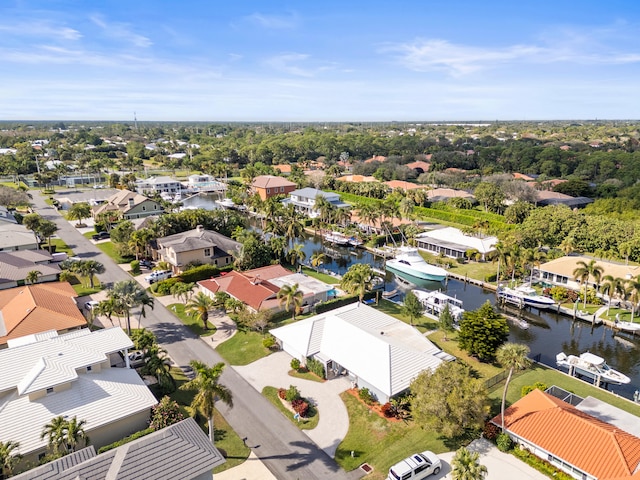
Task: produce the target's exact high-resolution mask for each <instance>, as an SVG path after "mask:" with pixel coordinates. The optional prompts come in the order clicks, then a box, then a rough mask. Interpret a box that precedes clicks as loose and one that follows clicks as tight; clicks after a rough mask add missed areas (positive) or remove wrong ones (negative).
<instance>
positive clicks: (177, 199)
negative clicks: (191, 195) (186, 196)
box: [173, 192, 182, 202]
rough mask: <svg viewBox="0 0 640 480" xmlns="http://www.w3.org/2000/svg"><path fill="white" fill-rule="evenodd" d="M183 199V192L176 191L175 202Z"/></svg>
mask: <svg viewBox="0 0 640 480" xmlns="http://www.w3.org/2000/svg"><path fill="white" fill-rule="evenodd" d="M181 200H182V193H181V192H178V193H176V194H175V195H174V197H173V201H174V202H179V201H181Z"/></svg>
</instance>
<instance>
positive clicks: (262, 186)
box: [251, 175, 297, 202]
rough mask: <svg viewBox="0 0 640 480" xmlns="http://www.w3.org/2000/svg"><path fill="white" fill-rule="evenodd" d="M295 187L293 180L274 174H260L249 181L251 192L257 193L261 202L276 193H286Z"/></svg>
mask: <svg viewBox="0 0 640 480" xmlns="http://www.w3.org/2000/svg"><path fill="white" fill-rule="evenodd" d="M296 188H297V185H296V184H295V182H292V181H290V180H287V179H286V178H283V177H277V176H275V175H260V176H258V177H256V178H254V179H253V182H251V192H252V193H253V194H258V195H259V196H260V199H261V200H262V201H263V202H264V201H265V200H267V199H269V198H271V197H275V196H276V195H288V194H289V193H291V192H293V191H294V190H295V189H296Z"/></svg>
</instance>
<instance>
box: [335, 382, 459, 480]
mask: <svg viewBox="0 0 640 480" xmlns="http://www.w3.org/2000/svg"><path fill="white" fill-rule="evenodd" d="M340 397H341V398H342V400H343V401H344V403H345V405H346V407H347V410H348V412H349V432H348V433H347V436H346V437H345V438H344V440H343V441H342V442H341V443H340V445H339V446H338V450H337V451H336V461H337V462H338V464H339V465H340V466H341V467H342V468H344V469H345V470H347V471H350V470H354V469H355V468H358V467H359V466H360V465H362V464H363V463H365V462H366V463H368V464H369V465H371V466H373V467H374V471H373V472H372V473H371V474H369V475H368V476H367V479H369V480H382V479H384V478H386V475H387V473H388V471H389V467H391V466H392V465H393V464H394V463H397V462H399V461H400V460H402V459H403V458H405V457H406V456H407V455H409V454H410V453H415V452H422V451H424V450H431V451H433V452H435V453H442V452H447V451H450V450H455V449H456V448H457V447H458V446H460V445H458V444H447V445H445V442H444V439H443V438H441V437H440V436H439V435H438V434H436V433H434V432H432V431H429V430H423V429H422V428H420V427H419V426H418V425H416V424H415V423H414V422H413V421H411V420H409V421H406V422H405V421H392V420H389V419H386V418H382V417H380V416H379V415H377V414H376V413H372V412H371V411H370V410H369V408H368V407H366V406H365V405H364V404H362V403H361V402H360V400H358V399H356V398H355V397H354V396H353V395H351V394H350V393H348V392H343V393H342V394H340ZM351 452H353V457H352V456H351Z"/></svg>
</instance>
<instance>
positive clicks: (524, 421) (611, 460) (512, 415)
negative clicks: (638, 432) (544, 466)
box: [491, 389, 640, 480]
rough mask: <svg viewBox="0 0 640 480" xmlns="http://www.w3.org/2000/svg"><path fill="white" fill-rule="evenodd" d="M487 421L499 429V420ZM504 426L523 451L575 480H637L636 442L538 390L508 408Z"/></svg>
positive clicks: (639, 443) (639, 446)
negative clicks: (528, 452)
mask: <svg viewBox="0 0 640 480" xmlns="http://www.w3.org/2000/svg"><path fill="white" fill-rule="evenodd" d="M633 418H634V421H633V423H637V419H636V418H635V417H633ZM491 422H492V423H494V424H495V425H498V426H500V425H501V415H500V414H498V415H496V416H495V417H494V418H493V419H492V420H491ZM504 425H505V428H506V431H507V433H508V434H509V436H510V437H511V438H512V439H513V440H514V441H515V442H516V443H518V444H519V445H520V446H521V447H522V448H524V449H526V450H528V451H530V452H531V453H533V454H534V455H536V456H538V457H540V458H542V459H543V460H546V461H548V462H549V463H551V464H552V465H553V466H555V467H557V468H558V469H560V470H562V471H564V472H566V473H568V474H569V475H571V476H572V477H574V478H576V479H578V480H583V479H584V480H607V479H609V480H614V479H615V480H622V479H637V478H640V473H639V472H640V438H638V437H636V436H635V435H632V434H631V433H628V432H627V431H625V429H624V428H621V427H620V426H619V425H613V424H611V423H607V422H606V421H603V420H601V419H599V418H596V417H595V416H592V415H590V414H588V413H586V412H583V411H581V410H580V409H579V406H578V407H574V406H573V405H571V404H570V403H566V402H564V401H563V400H561V399H559V398H556V397H554V396H552V395H550V394H548V393H545V392H543V391H541V390H538V389H534V390H533V391H532V392H530V393H529V394H528V395H527V396H525V397H523V398H521V399H520V400H518V401H517V402H516V403H514V404H513V405H511V406H510V407H509V408H508V409H507V410H506V411H505V415H504Z"/></svg>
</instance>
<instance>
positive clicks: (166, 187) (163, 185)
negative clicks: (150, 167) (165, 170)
mask: <svg viewBox="0 0 640 480" xmlns="http://www.w3.org/2000/svg"><path fill="white" fill-rule="evenodd" d="M180 190H182V184H181V183H180V182H179V181H178V180H176V179H175V178H171V177H166V176H165V177H149V178H145V179H142V180H136V192H138V193H140V194H143V195H151V196H153V195H154V194H156V193H157V194H160V193H171V194H176V193H178V192H179V191H180Z"/></svg>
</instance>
